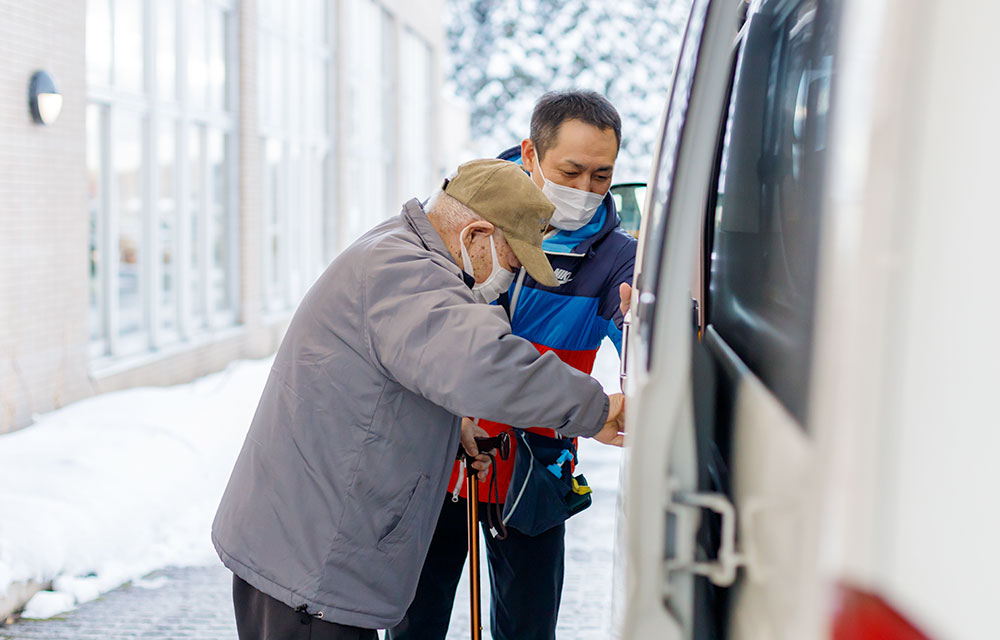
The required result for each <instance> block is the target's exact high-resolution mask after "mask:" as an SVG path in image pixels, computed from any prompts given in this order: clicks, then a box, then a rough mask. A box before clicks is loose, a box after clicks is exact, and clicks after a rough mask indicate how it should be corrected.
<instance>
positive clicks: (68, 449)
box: [0, 360, 270, 618]
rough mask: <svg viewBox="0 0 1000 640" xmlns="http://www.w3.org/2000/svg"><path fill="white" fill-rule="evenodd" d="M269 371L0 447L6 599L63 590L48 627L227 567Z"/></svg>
mask: <svg viewBox="0 0 1000 640" xmlns="http://www.w3.org/2000/svg"><path fill="white" fill-rule="evenodd" d="M269 369H270V360H262V361H245V362H238V363H234V364H233V365H231V366H230V367H229V368H228V369H226V370H225V371H223V372H221V373H218V374H214V375H211V376H207V377H205V378H202V379H200V380H197V381H195V382H192V383H190V384H185V385H179V386H175V387H166V388H141V389H132V390H128V391H122V392H117V393H109V394H105V395H101V396H96V397H94V398H90V399H88V400H84V401H82V402H79V403H76V404H74V405H71V406H68V407H65V408H63V409H61V410H58V411H54V412H52V413H49V414H46V415H43V416H39V417H37V419H36V423H35V424H34V425H32V426H31V427H29V428H27V429H24V430H21V431H18V432H15V433H12V434H7V435H4V436H0V486H3V487H4V491H3V493H2V494H0V513H2V514H3V516H2V517H0V594H3V593H4V592H5V591H6V590H7V589H8V587H9V586H10V585H11V584H12V583H15V582H28V581H34V582H42V583H47V582H49V581H52V582H53V589H54V592H41V593H39V594H37V595H36V596H35V597H34V598H33V599H32V600H31V602H30V603H29V604H28V606H27V608H26V610H25V613H24V615H25V617H39V618H45V617H50V616H52V615H55V614H57V613H60V612H62V611H65V610H67V609H68V608H72V607H73V606H75V605H76V604H79V603H81V602H86V601H88V600H93V599H94V598H96V597H97V596H98V595H100V594H101V593H103V592H105V591H108V590H110V589H113V588H115V587H117V586H118V585H120V584H123V583H125V582H128V581H129V580H134V579H137V578H139V577H141V576H143V575H145V574H147V573H149V572H150V571H152V570H154V569H157V568H160V567H164V566H171V565H176V566H192V565H200V564H208V563H212V562H217V559H216V557H215V552H214V550H213V549H212V545H211V540H210V537H209V531H210V527H211V522H212V518H213V517H214V515H215V509H216V507H217V506H218V503H219V499H220V498H221V496H222V492H223V490H224V489H225V485H226V482H227V481H228V479H229V473H230V471H231V470H232V466H233V463H234V462H235V460H236V455H237V454H238V452H239V448H240V446H241V445H242V443H243V438H244V436H245V435H246V431H247V429H248V427H249V425H250V420H251V418H252V417H253V412H254V410H255V409H256V406H257V400H258V398H259V397H260V392H261V390H262V389H263V387H264V382H265V381H266V379H267V374H268V371H269Z"/></svg>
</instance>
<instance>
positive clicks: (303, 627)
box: [233, 574, 378, 640]
mask: <svg viewBox="0 0 1000 640" xmlns="http://www.w3.org/2000/svg"><path fill="white" fill-rule="evenodd" d="M233 605H234V606H235V607H236V631H237V633H238V634H239V636H240V640H375V639H376V638H377V637H378V636H377V634H376V633H375V630H374V629H359V628H357V627H345V626H344V625H342V624H337V623H336V622H328V621H326V620H321V619H319V618H315V617H313V616H311V615H309V614H308V613H304V612H299V611H296V610H295V609H293V608H291V607H289V606H288V605H287V604H285V603H284V602H280V601H278V600H275V599H274V598H272V597H271V596H269V595H267V594H266V593H263V592H261V591H258V590H257V589H255V588H254V587H251V586H250V585H249V584H247V583H246V582H245V581H244V580H243V579H242V578H240V577H239V576H237V575H235V574H234V575H233Z"/></svg>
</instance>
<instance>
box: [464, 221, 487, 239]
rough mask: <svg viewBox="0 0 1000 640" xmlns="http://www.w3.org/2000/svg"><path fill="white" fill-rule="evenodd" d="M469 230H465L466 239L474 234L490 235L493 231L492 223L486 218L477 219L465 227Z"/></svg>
mask: <svg viewBox="0 0 1000 640" xmlns="http://www.w3.org/2000/svg"><path fill="white" fill-rule="evenodd" d="M466 228H467V229H468V230H469V231H468V232H466V234H465V237H466V238H467V240H468V239H471V238H473V237H474V236H476V235H487V236H488V235H490V234H491V233H493V228H494V227H493V224H492V223H490V222H487V221H486V220H477V221H476V222H473V223H471V224H470V225H469V226H468V227H466Z"/></svg>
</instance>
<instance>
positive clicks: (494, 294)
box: [458, 227, 514, 304]
mask: <svg viewBox="0 0 1000 640" xmlns="http://www.w3.org/2000/svg"><path fill="white" fill-rule="evenodd" d="M468 229H469V227H466V228H465V229H462V232H461V233H460V234H458V244H459V245H461V247H462V270H463V271H465V272H466V273H467V274H469V275H470V276H472V278H473V279H475V277H476V274H475V273H473V271H472V258H470V257H469V250H468V249H466V248H465V232H466V231H467V230H468ZM490 251H491V252H492V253H493V269H492V270H491V271H490V275H489V276H488V277H487V278H486V280H484V281H482V282H477V283H476V284H474V285H472V297H474V298H475V299H476V300H478V301H479V302H482V303H483V304H489V303H491V302H493V301H494V300H496V299H497V298H499V297H500V294H502V293H503V292H505V291H507V290H508V289H510V285H511V284H512V283H513V282H514V273H513V272H512V271H507V270H506V269H504V268H503V266H502V265H501V264H500V258H498V257H497V245H496V243H495V242H494V241H493V235H492V234H490Z"/></svg>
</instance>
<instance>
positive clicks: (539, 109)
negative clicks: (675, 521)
mask: <svg viewBox="0 0 1000 640" xmlns="http://www.w3.org/2000/svg"><path fill="white" fill-rule="evenodd" d="M567 120H580V121H582V122H585V123H587V124H589V125H593V126H595V127H597V128H598V129H600V130H602V131H604V130H605V129H611V130H612V131H614V133H615V140H617V142H618V148H619V149H621V146H622V119H621V116H619V115H618V110H617V109H615V107H614V105H612V104H611V102H610V101H609V100H608V99H607V98H605V97H604V96H602V95H601V94H599V93H597V92H596V91H580V90H572V91H550V92H548V93H546V94H545V95H543V96H542V97H541V98H539V99H538V102H536V103H535V110H534V112H533V113H532V114H531V141H532V142H533V143H534V145H535V153H537V154H538V159H539V160H541V159H542V156H544V155H545V152H546V151H548V150H549V149H550V148H552V146H553V145H555V142H556V136H557V135H559V127H560V126H561V125H562V123H563V122H565V121H567Z"/></svg>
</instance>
